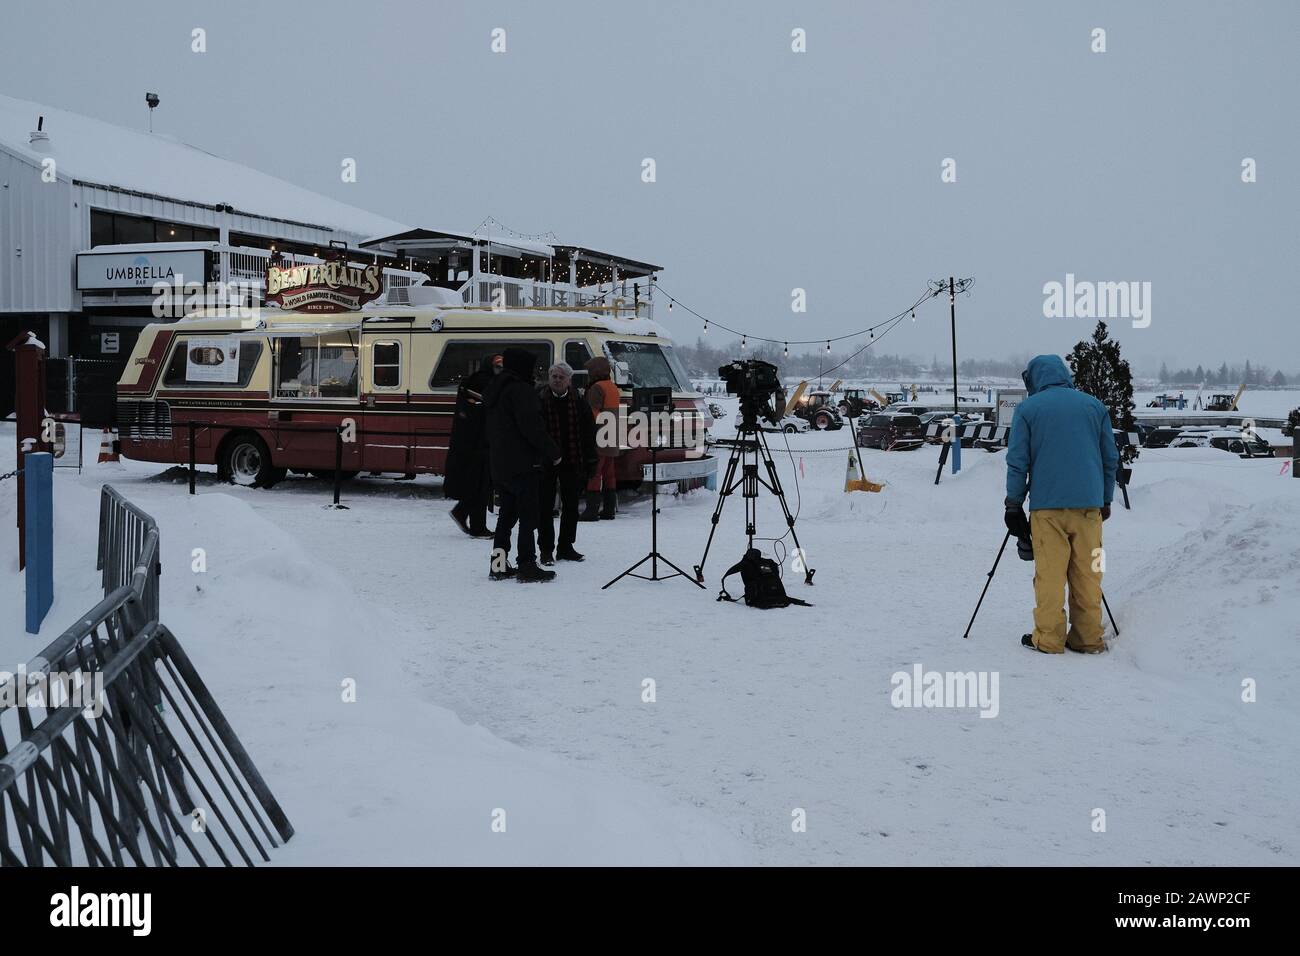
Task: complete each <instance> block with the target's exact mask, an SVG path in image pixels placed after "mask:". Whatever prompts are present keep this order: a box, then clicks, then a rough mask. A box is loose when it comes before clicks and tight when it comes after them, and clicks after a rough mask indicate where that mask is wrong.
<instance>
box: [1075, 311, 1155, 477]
mask: <svg viewBox="0 0 1300 956" xmlns="http://www.w3.org/2000/svg"><path fill="white" fill-rule="evenodd" d="M1066 360H1067V361H1068V362H1069V363H1070V372H1071V374H1072V375H1073V376H1074V387H1075V388H1077V389H1079V390H1080V391H1083V392H1087V393H1088V394H1089V395H1091V396H1093V397H1094V398H1096V399H1097V400H1098V401H1100V402H1101V403H1102V404H1103V405H1105V406H1106V408H1107V410H1109V412H1110V421H1111V425H1112V427H1114V428H1118V429H1119V430H1120V431H1125V432H1130V431H1133V430H1134V423H1133V371H1132V369H1130V368H1129V364H1128V362H1127V361H1125V360H1124V359H1122V358H1120V354H1119V342H1117V341H1116V340H1114V339H1112V338H1111V337H1110V333H1109V332H1108V331H1107V330H1106V323H1105V322H1098V323H1097V327H1096V328H1095V329H1093V332H1092V340H1091V341H1082V342H1079V343H1078V344H1077V345H1075V347H1074V348H1073V349H1072V350H1071V351H1070V354H1069V355H1067V356H1066ZM1137 455H1138V452H1137V449H1136V448H1132V447H1126V448H1125V449H1124V456H1123V463H1124V464H1128V463H1129V462H1131V461H1133V459H1135V458H1137Z"/></svg>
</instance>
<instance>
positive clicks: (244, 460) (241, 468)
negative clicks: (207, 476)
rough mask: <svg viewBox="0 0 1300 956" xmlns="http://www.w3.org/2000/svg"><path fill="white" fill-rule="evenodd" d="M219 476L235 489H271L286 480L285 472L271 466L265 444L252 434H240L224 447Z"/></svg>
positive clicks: (269, 454)
mask: <svg viewBox="0 0 1300 956" xmlns="http://www.w3.org/2000/svg"><path fill="white" fill-rule="evenodd" d="M217 475H218V477H220V478H221V479H222V480H223V481H228V482H230V483H231V484H233V485H243V486H245V487H248V488H270V487H271V486H272V485H274V484H275V483H276V482H278V481H280V480H281V479H282V478H284V475H285V470H284V469H283V468H276V467H275V466H274V465H273V464H272V463H271V450H270V449H269V448H267V447H266V442H264V441H262V439H261V438H259V437H258V436H257V435H255V434H253V433H252V432H239V433H237V434H234V435H231V436H230V437H229V438H227V439H226V440H225V442H223V443H222V446H221V453H220V454H219V455H218V456H217Z"/></svg>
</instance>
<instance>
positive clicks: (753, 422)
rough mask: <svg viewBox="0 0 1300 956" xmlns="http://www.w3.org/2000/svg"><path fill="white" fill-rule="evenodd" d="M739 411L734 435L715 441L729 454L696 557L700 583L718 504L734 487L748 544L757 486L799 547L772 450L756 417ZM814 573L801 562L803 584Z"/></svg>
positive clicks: (754, 523) (753, 523)
mask: <svg viewBox="0 0 1300 956" xmlns="http://www.w3.org/2000/svg"><path fill="white" fill-rule="evenodd" d="M741 412H742V415H743V419H742V421H741V425H740V428H739V429H737V430H736V437H735V438H734V439H725V438H724V439H721V440H719V441H717V442H715V444H717V445H719V446H722V447H727V448H730V449H731V456H730V457H729V458H728V459H727V468H726V471H725V472H724V473H723V477H722V482H721V484H719V485H718V504H717V506H716V507H715V508H714V509H713V517H712V519H711V520H712V522H713V525H712V527H710V528H709V540H708V541H706V542H705V544H704V555H703V556H702V557H701V558H700V563H699V564H697V565H696V566H695V580H696V582H698V583H699V584H700V585H701V586H703V584H704V563H705V562H706V561H708V560H709V548H711V547H712V546H713V536H714V534H716V533H717V530H718V520H719V519H720V518H721V517H722V506H723V505H725V504H726V503H727V499H728V498H730V497H731V495H732V494H733V493H734V492H735V490H736V489H737V488H739V489H740V496H741V497H742V498H743V499H744V500H745V535H746V536H747V537H748V538H749V547H751V548H752V547H753V546H754V535H755V533H756V531H757V523H758V494H759V488H766V489H767V490H768V491H770V492H771V493H772V494H774V495H775V496H776V500H777V501H779V502H781V511H782V512H784V514H785V523H786V526H787V527H788V528H789V529H790V537H791V538H793V539H794V546H795V549H796V550H798V551H802V550H803V549H802V547H801V546H800V544H799V536H798V535H797V534H795V531H794V515H792V514H791V513H790V506H789V505H788V504H786V500H785V491H784V490H782V488H781V478H780V476H779V475H777V472H776V464H775V463H774V462H773V461H772V452H771V450H770V449H769V448H768V447H767V437H766V436H765V435H764V434H763V432H762V430H761V429H760V428H759V427H758V416H757V415H756V414H755V413H753V412H752V411H749V410H746V409H743V408H742V410H741ZM760 463H761V464H762V465H763V466H764V468H765V469H766V472H767V477H766V478H764V476H763V475H762V474H760V473H759V468H758V466H759V464H760ZM737 470H739V472H740V474H739V475H737V473H736V472H737ZM815 573H816V572H814V571H813V569H812V568H810V567H808V566H807V563H806V562H805V565H804V575H803V581H804V584H812V583H813V574H815Z"/></svg>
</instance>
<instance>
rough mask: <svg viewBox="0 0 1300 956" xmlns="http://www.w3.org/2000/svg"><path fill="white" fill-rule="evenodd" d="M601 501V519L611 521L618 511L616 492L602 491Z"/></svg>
mask: <svg viewBox="0 0 1300 956" xmlns="http://www.w3.org/2000/svg"><path fill="white" fill-rule="evenodd" d="M601 495H602V502H601V509H600V520H601V521H613V520H614V515H615V514H616V513H617V512H618V492H617V491H602V492H601Z"/></svg>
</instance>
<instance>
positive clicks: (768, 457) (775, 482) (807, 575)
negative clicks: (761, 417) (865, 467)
mask: <svg viewBox="0 0 1300 956" xmlns="http://www.w3.org/2000/svg"><path fill="white" fill-rule="evenodd" d="M759 438H760V440H761V441H762V444H761V446H760V448H761V450H762V453H763V463H764V464H765V465H766V466H767V473H768V476H769V478H770V480H771V482H772V484H771V489H772V493H773V494H775V495H776V500H777V501H779V502H781V511H782V512H784V514H785V524H786V527H788V528H789V529H790V538H791V540H793V541H794V546H795V548H796V549H797V550H798V551H799V554H800V555H801V557H802V559H803V561H804V569H803V583H804V584H812V583H813V575H814V574H816V573H817V572H816V571H814V570H813V569H812V568H810V567H808V562H807V558H808V556H807V555H806V554H804V553H803V546H802V545H800V544H799V534H798V533H797V532H796V531H795V530H794V515H792V514H791V513H790V506H789V505H788V504H787V503H786V500H785V491H784V490H783V489H782V488H781V478H780V476H779V475H778V474H777V471H776V462H774V461H773V460H772V451H771V449H769V448H768V447H767V439H766V438H765V437H763V436H762V435H761V434H760V436H759ZM855 440H856V439H855ZM858 460H859V462H860V461H861V458H859V459H858Z"/></svg>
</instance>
